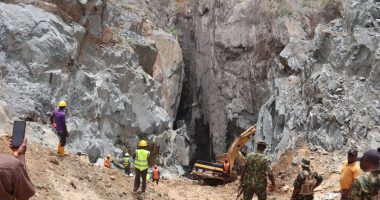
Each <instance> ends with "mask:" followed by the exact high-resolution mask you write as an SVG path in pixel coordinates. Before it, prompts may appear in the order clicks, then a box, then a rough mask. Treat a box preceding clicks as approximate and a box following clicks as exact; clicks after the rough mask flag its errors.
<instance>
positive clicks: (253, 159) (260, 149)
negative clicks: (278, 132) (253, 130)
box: [240, 141, 275, 200]
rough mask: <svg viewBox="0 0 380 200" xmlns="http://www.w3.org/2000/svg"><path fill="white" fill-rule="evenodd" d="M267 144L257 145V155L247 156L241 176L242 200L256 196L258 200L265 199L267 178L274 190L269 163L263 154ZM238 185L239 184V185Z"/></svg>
mask: <svg viewBox="0 0 380 200" xmlns="http://www.w3.org/2000/svg"><path fill="white" fill-rule="evenodd" d="M266 146H267V144H266V143H265V142H264V141H260V142H258V143H257V153H253V152H252V153H249V154H248V155H247V164H246V167H245V170H244V171H243V173H242V175H241V179H240V182H241V183H243V196H244V200H251V199H252V197H253V195H254V194H256V195H257V197H258V200H266V199H267V191H266V190H267V184H268V183H267V177H268V178H269V180H270V181H271V183H272V184H271V187H270V188H271V190H273V189H274V186H275V183H274V176H273V172H272V167H271V161H270V160H269V158H267V157H266V156H265V154H264V151H265V149H266ZM241 183H240V184H241Z"/></svg>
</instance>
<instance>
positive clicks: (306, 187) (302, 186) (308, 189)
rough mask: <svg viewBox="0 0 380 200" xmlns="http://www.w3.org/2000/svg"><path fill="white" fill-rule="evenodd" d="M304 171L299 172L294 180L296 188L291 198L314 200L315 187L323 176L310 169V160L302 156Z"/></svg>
mask: <svg viewBox="0 0 380 200" xmlns="http://www.w3.org/2000/svg"><path fill="white" fill-rule="evenodd" d="M301 166H302V171H301V172H299V173H298V175H297V178H296V180H295V181H294V189H293V194H292V197H291V200H312V199H314V189H315V188H316V187H318V186H319V185H320V184H321V183H322V181H323V178H322V176H320V175H319V174H318V173H317V172H312V171H311V170H310V160H309V159H306V158H302V162H301Z"/></svg>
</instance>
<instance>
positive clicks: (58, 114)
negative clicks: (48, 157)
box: [50, 101, 69, 157]
mask: <svg viewBox="0 0 380 200" xmlns="http://www.w3.org/2000/svg"><path fill="white" fill-rule="evenodd" d="M66 106H67V104H66V102H64V101H60V102H59V104H58V109H56V110H55V111H54V112H53V114H52V115H51V117H50V123H51V126H52V127H53V128H55V129H56V131H57V135H58V137H59V144H58V150H57V153H58V155H59V156H61V157H62V156H65V145H66V138H67V137H69V133H68V132H67V127H66V118H65V108H66Z"/></svg>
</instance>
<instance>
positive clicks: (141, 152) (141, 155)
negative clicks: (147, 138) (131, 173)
mask: <svg viewBox="0 0 380 200" xmlns="http://www.w3.org/2000/svg"><path fill="white" fill-rule="evenodd" d="M149 154H150V152H149V151H147V150H145V149H138V150H136V159H135V168H136V169H138V170H140V171H144V170H146V169H148V157H149Z"/></svg>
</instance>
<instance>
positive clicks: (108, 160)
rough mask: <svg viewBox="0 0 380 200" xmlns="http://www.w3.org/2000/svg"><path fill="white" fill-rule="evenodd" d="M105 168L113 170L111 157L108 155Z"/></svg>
mask: <svg viewBox="0 0 380 200" xmlns="http://www.w3.org/2000/svg"><path fill="white" fill-rule="evenodd" d="M104 167H105V168H108V169H109V168H111V155H107V157H106V159H104Z"/></svg>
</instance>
